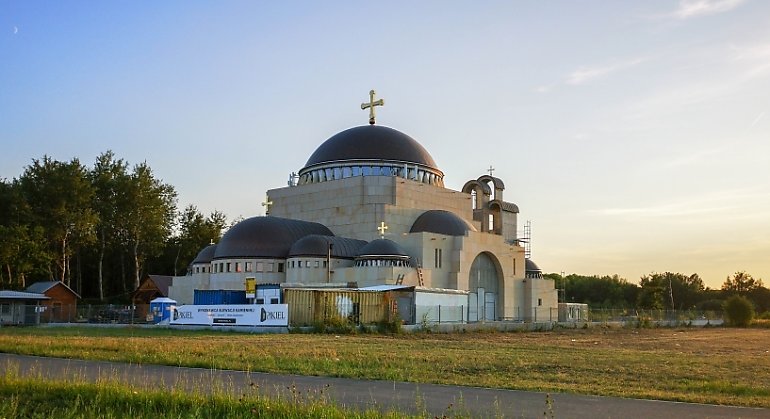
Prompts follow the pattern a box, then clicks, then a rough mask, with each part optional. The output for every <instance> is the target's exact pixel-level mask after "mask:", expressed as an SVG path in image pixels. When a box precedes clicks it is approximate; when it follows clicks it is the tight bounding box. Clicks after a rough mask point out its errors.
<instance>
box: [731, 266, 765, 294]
mask: <svg viewBox="0 0 770 419" xmlns="http://www.w3.org/2000/svg"><path fill="white" fill-rule="evenodd" d="M763 286H764V285H763V284H762V280H761V279H754V278H753V277H752V276H751V275H750V274H747V273H746V272H745V271H740V272H736V273H735V275H733V276H732V277H729V276H728V277H727V279H726V280H725V282H724V284H722V291H727V292H728V293H738V294H741V295H745V294H747V293H750V292H752V291H754V290H756V289H757V288H762V287H763Z"/></svg>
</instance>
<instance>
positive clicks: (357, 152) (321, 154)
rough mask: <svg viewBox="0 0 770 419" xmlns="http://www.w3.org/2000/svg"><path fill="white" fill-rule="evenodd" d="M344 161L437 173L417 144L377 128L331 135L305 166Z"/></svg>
mask: <svg viewBox="0 0 770 419" xmlns="http://www.w3.org/2000/svg"><path fill="white" fill-rule="evenodd" d="M347 160H384V161H389V162H400V163H417V164H420V165H423V166H427V167H430V168H433V169H436V170H438V167H436V162H434V161H433V157H431V156H430V154H428V151H427V150H425V148H423V146H421V145H420V143H418V142H417V141H415V140H414V139H413V138H412V137H410V136H408V135H406V134H404V133H403V132H401V131H397V130H395V129H393V128H388V127H383V126H381V125H365V126H360V127H354V128H350V129H347V130H345V131H342V132H340V133H338V134H336V135H334V136H332V137H331V138H329V139H328V140H326V141H325V142H324V143H323V144H321V145H320V146H319V147H318V148H317V149H316V151H315V152H314V153H313V155H311V156H310V158H309V159H308V161H307V163H306V164H305V167H310V166H315V165H317V164H321V163H332V162H338V161H347Z"/></svg>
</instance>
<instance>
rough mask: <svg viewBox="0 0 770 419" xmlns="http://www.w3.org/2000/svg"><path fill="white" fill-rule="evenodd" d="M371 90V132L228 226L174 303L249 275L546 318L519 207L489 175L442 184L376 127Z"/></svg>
mask: <svg viewBox="0 0 770 419" xmlns="http://www.w3.org/2000/svg"><path fill="white" fill-rule="evenodd" d="M374 95H375V93H374V91H372V92H370V100H369V102H368V103H364V104H362V105H361V108H362V109H368V110H369V124H368V125H363V126H357V127H354V128H350V129H346V130H344V131H342V132H339V133H337V134H335V135H333V136H332V137H331V138H329V139H327V140H326V141H325V142H323V143H321V145H320V146H318V148H317V149H316V150H315V152H313V153H312V154H311V155H310V157H309V158H308V160H307V163H306V164H305V166H304V167H302V168H301V169H300V170H299V171H298V172H296V174H294V173H293V174H292V176H291V177H290V180H289V182H288V186H286V187H281V188H276V189H271V190H268V191H267V198H266V200H265V202H264V203H263V206H264V207H265V213H266V215H265V216H258V217H252V218H249V219H246V220H243V221H241V222H240V223H238V224H236V225H234V226H233V227H231V228H230V229H229V230H228V231H227V232H226V233H225V234H224V235H223V236H222V238H221V240H220V241H219V243H216V244H211V245H209V246H208V247H206V248H204V249H202V250H201V252H200V253H199V254H198V256H197V257H196V258H195V260H194V261H193V262H192V263H191V265H190V267H189V272H188V275H186V276H183V277H175V278H174V279H173V284H172V286H171V287H170V288H169V297H171V298H173V299H175V300H177V301H178V302H179V303H180V304H191V303H192V299H193V290H195V289H201V290H202V289H209V290H216V289H240V290H243V289H244V284H245V283H246V282H247V281H246V279H247V278H254V280H255V281H256V284H257V287H259V286H260V284H270V285H272V286H275V285H276V284H277V285H279V286H280V288H292V287H309V286H311V287H312V286H318V287H335V286H336V287H340V288H366V287H375V286H380V287H383V286H393V287H397V286H410V287H415V288H416V289H424V290H430V291H431V292H435V293H442V292H445V293H447V294H453V295H462V296H463V297H462V298H463V302H465V298H466V297H465V296H467V303H466V304H463V305H464V306H465V307H466V310H467V313H466V315H465V316H463V318H464V319H467V321H494V320H521V321H539V320H548V319H549V316H551V313H552V312H553V310H556V308H557V294H556V290H555V288H554V283H553V281H552V280H549V279H545V278H543V275H542V273H541V271H540V269H539V268H538V267H537V265H536V264H535V263H534V262H532V261H531V260H529V259H528V258H525V249H524V247H523V246H522V239H521V238H520V237H518V233H517V228H518V227H519V225H518V215H519V208H518V206H516V204H514V203H512V202H509V201H506V200H505V196H504V195H505V194H504V193H505V185H504V183H503V181H502V180H501V179H499V178H496V177H494V176H492V175H491V174H489V175H487V174H485V175H483V176H480V177H478V178H477V179H471V180H469V181H467V182H466V183H465V184H464V185H463V187H462V188H461V189H460V190H452V189H448V188H446V187H444V173H443V172H442V171H441V169H440V168H439V166H438V165H437V164H436V162H435V161H434V160H433V158H432V157H431V155H430V153H428V151H427V150H426V149H425V148H423V146H422V145H420V143H418V142H417V141H416V140H415V139H413V138H412V137H410V136H409V135H407V134H405V133H403V132H400V131H398V130H396V129H393V128H389V127H385V126H381V125H377V124H376V123H375V112H374V109H375V107H376V106H381V105H383V100H382V99H379V100H375V99H374Z"/></svg>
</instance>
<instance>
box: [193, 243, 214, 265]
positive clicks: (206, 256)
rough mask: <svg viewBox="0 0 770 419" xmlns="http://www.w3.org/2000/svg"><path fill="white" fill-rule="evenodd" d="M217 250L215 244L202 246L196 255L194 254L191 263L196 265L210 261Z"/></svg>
mask: <svg viewBox="0 0 770 419" xmlns="http://www.w3.org/2000/svg"><path fill="white" fill-rule="evenodd" d="M216 250H217V245H216V244H210V245H208V246H206V247H204V248H203V250H201V251H200V252H198V256H195V259H194V260H193V261H192V264H193V265H197V264H199V263H211V260H212V259H214V252H215V251H216Z"/></svg>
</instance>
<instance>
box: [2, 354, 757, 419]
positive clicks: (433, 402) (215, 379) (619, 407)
mask: <svg viewBox="0 0 770 419" xmlns="http://www.w3.org/2000/svg"><path fill="white" fill-rule="evenodd" d="M8 369H12V370H15V371H18V373H19V374H20V375H33V376H42V377H47V378H51V379H61V380H67V379H78V380H88V381H96V380H99V379H101V380H104V379H110V380H120V381H122V382H125V383H129V384H132V385H136V386H141V387H148V388H166V389H170V388H172V387H174V388H176V389H178V390H180V389H184V390H187V391H199V392H200V391H211V389H212V388H214V389H218V390H219V391H229V392H232V393H233V394H235V395H241V394H248V393H249V392H251V391H259V392H260V394H263V395H267V396H270V397H275V396H280V397H293V395H298V397H299V398H300V399H310V398H312V399H318V398H321V397H323V398H325V399H327V400H333V401H334V402H335V403H337V404H338V405H344V406H349V407H354V408H367V407H376V408H378V409H381V410H383V411H387V410H390V409H397V410H398V411H402V412H410V413H420V412H427V413H428V414H429V415H430V416H431V417H433V416H441V415H443V414H450V415H451V413H452V412H460V413H464V414H466V415H470V416H472V417H501V416H502V417H515V418H521V417H523V418H542V417H543V416H544V412H545V411H546V397H547V396H546V394H545V393H537V392H526V391H512V390H497V389H487V388H476V387H459V386H442V385H430V384H412V383H402V382H387V381H370V380H351V379H343V378H328V377H306V376H298V375H278V374H264V373H253V372H252V373H248V372H243V371H228V370H212V369H202V368H179V367H170V366H158V365H135V364H124V363H116V362H102V361H82V360H70V359H60V358H42V357H33V356H22V355H10V354H0V374H4V373H5V371H6V370H8ZM252 383H253V384H254V385H252ZM255 389H256V390H255ZM550 397H551V399H552V401H553V404H552V412H553V415H554V417H556V418H559V419H562V418H698V419H702V418H770V409H752V408H741V407H730V406H714V405H702V404H691V403H675V402H664V401H654V400H636V399H620V398H612V397H594V396H579V395H572V394H553V395H551V396H550ZM450 405H451V406H452V407H451V408H449V406H450Z"/></svg>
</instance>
